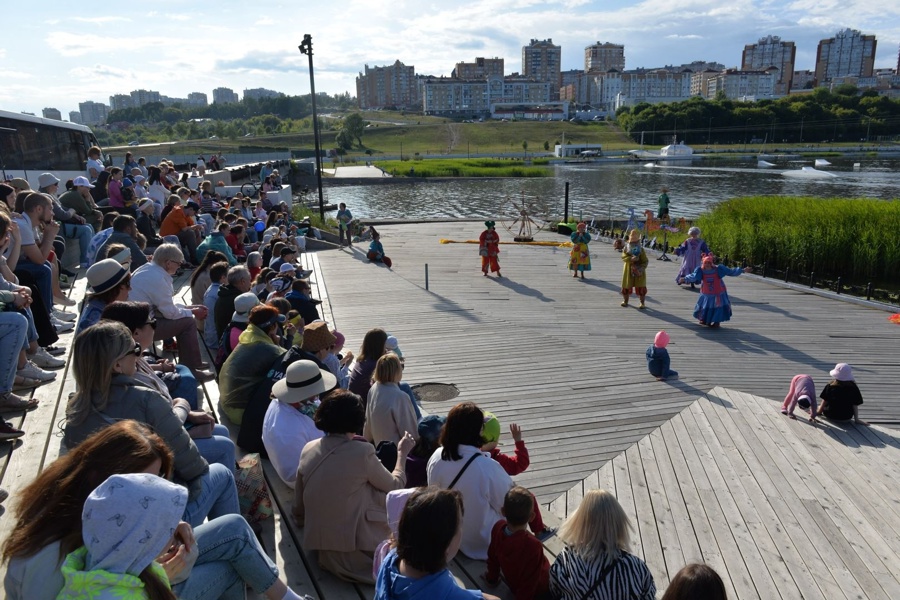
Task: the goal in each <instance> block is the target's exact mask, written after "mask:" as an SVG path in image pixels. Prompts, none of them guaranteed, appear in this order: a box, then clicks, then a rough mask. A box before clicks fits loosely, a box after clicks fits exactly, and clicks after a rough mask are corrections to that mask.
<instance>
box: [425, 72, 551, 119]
mask: <svg viewBox="0 0 900 600" xmlns="http://www.w3.org/2000/svg"><path fill="white" fill-rule="evenodd" d="M550 87H551V86H550V84H549V83H547V82H545V81H534V79H533V78H530V77H528V78H524V77H515V76H508V77H498V76H496V75H491V76H490V77H488V78H487V79H485V80H481V81H478V80H476V81H467V80H462V79H456V78H453V77H432V78H428V79H425V80H424V81H423V82H422V89H423V92H422V94H423V97H422V104H423V108H424V112H425V114H427V115H443V116H475V115H488V114H490V112H491V109H492V107H493V106H494V105H496V104H523V105H537V104H544V103H546V102H549V97H550V93H551V89H550ZM557 92H558V88H557Z"/></svg>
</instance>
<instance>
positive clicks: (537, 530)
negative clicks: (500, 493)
mask: <svg viewBox="0 0 900 600" xmlns="http://www.w3.org/2000/svg"><path fill="white" fill-rule="evenodd" d="M509 432H510V433H511V434H512V436H513V441H514V442H515V443H516V452H515V454H514V455H513V456H509V455H507V454H503V453H502V452H500V450H498V449H497V445H498V444H499V443H500V421H499V420H497V417H496V416H494V415H493V414H492V413H490V412H485V413H484V429H483V430H482V432H481V436H482V439H483V440H484V444H483V445H482V446H481V451H482V452H488V453H490V455H491V458H493V459H494V460H495V461H497V462H498V463H500V466H501V467H503V470H504V471H506V474H507V475H509V476H510V477H515V476H516V475H518V474H519V473H523V472H525V469H527V468H528V466H529V465H530V464H531V461H530V460H529V458H528V449H527V448H526V447H525V442H524V441H523V440H522V428H521V427H519V426H518V425H516V424H515V423H510V425H509ZM532 504H533V505H534V514H533V515H532V517H531V518H530V519H529V522H528V525H529V526H530V527H531V531H533V532H534V535H535V536H536V537H537V538H538V539H539V540H541V541H544V540H546V539H548V538H549V537H550V536H551V535H553V534H554V533H556V530H555V529H553V528H550V527H547V526H545V525H544V521H543V519H542V518H541V509H540V507H539V506H538V503H537V498H535V497H534V496H532Z"/></svg>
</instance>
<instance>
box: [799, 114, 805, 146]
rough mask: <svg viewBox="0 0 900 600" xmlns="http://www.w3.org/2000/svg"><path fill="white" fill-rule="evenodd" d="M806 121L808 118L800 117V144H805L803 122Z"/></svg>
mask: <svg viewBox="0 0 900 600" xmlns="http://www.w3.org/2000/svg"><path fill="white" fill-rule="evenodd" d="M805 120H806V117H800V143H801V144H802V143H803V121H805Z"/></svg>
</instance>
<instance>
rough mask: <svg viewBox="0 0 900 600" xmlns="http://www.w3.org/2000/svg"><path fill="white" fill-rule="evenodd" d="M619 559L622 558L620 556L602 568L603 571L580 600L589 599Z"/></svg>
mask: <svg viewBox="0 0 900 600" xmlns="http://www.w3.org/2000/svg"><path fill="white" fill-rule="evenodd" d="M621 559H622V557H621V556H620V557H619V558H617V559H616V560H614V561H612V562H611V563H609V564H608V565H606V566H605V567H603V570H602V571H600V575H598V576H597V579H596V580H595V581H594V585H592V586H591V587H590V589H589V590H588V591H586V592H585V593H584V595H583V596H582V597H581V600H588V598H590V597H591V594H593V593H594V590H596V589H597V588H598V587H600V584H601V583H603V582H604V581H605V580H606V576H607V575H609V572H610V571H612V570H613V568H615V566H616V565H617V564H619V561H620V560H621Z"/></svg>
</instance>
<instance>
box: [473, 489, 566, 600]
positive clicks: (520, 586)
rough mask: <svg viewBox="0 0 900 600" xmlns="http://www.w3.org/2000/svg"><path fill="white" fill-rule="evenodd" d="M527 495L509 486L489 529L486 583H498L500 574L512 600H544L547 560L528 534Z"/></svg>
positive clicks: (547, 590) (529, 504)
mask: <svg viewBox="0 0 900 600" xmlns="http://www.w3.org/2000/svg"><path fill="white" fill-rule="evenodd" d="M531 499H532V496H531V492H529V491H528V490H526V489H525V488H523V487H520V486H518V485H517V486H513V487H512V488H510V490H509V491H508V492H506V497H505V498H504V499H503V509H502V510H501V512H502V513H503V516H504V517H506V518H505V519H500V520H499V521H497V523H496V524H495V525H494V528H493V529H492V530H491V545H490V546H488V560H487V571H485V573H484V575H483V577H484V579H485V581H487V582H488V583H489V584H492V585H496V584H497V583H500V574H501V573H502V574H503V578H504V579H505V580H506V584H507V585H508V586H509V589H510V590H512V593H513V594H514V595H515V597H516V600H526V599H527V600H531V599H539V600H540V599H544V598H547V597H549V593H550V561H548V560H547V557H546V556H544V547H543V545H541V542H540V540H538V539H537V538H536V537H534V536H533V535H531V534H530V533H528V530H527V528H526V527H527V526H526V523H528V520H529V519H530V518H531V515H532V513H533V512H534V508H533V504H532V501H531Z"/></svg>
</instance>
